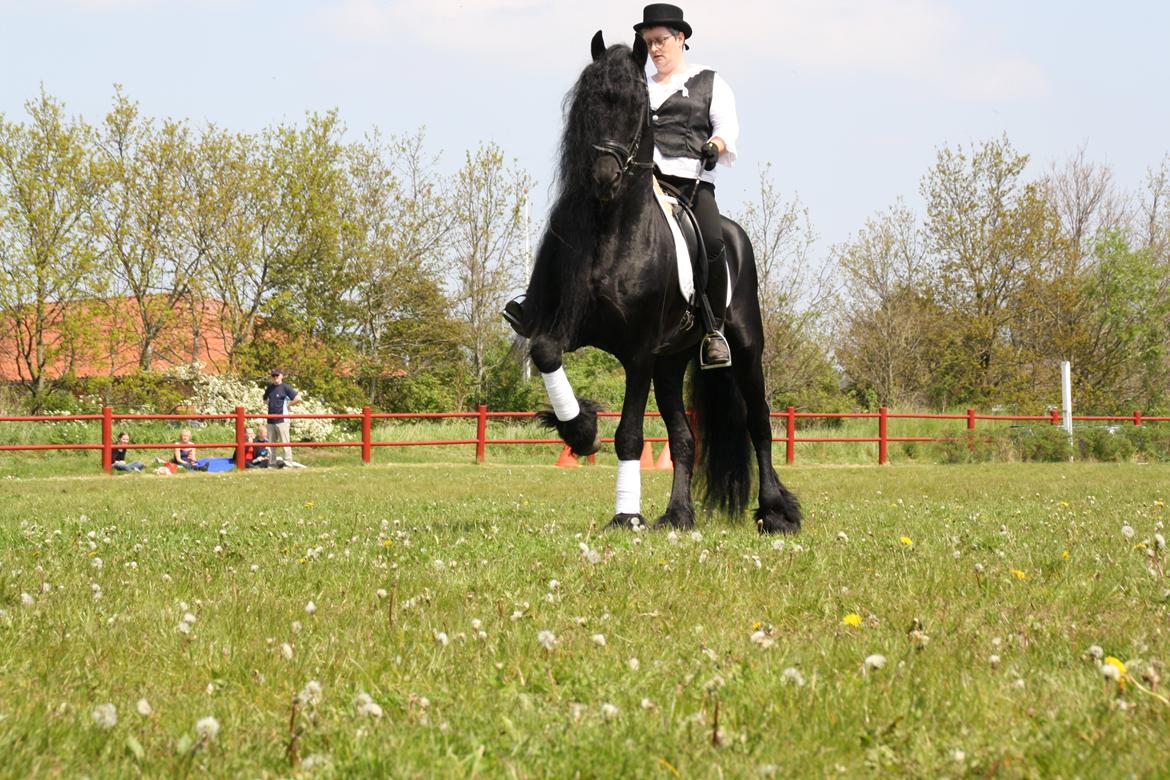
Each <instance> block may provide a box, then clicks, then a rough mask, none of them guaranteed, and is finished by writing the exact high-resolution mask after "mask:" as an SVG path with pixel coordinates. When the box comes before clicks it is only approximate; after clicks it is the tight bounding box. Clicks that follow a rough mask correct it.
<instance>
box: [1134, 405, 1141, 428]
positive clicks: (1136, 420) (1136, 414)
mask: <svg viewBox="0 0 1170 780" xmlns="http://www.w3.org/2000/svg"><path fill="white" fill-rule="evenodd" d="M1133 424H1134V425H1141V424H1142V413H1141V410H1140V409H1135V410H1134V412H1133Z"/></svg>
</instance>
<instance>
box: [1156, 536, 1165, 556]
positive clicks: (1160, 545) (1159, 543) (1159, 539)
mask: <svg viewBox="0 0 1170 780" xmlns="http://www.w3.org/2000/svg"><path fill="white" fill-rule="evenodd" d="M1154 547H1156V548H1157V549H1158V551H1159V552H1161V551H1162V550H1165V549H1166V537H1165V536H1162V534H1154Z"/></svg>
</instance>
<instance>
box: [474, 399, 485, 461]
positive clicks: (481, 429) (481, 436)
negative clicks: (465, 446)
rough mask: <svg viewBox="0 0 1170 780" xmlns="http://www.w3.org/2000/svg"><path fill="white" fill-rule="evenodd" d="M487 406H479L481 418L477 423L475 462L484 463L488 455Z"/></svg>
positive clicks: (477, 419)
mask: <svg viewBox="0 0 1170 780" xmlns="http://www.w3.org/2000/svg"><path fill="white" fill-rule="evenodd" d="M487 410H488V408H487V405H486V404H480V405H479V417H478V418H476V421H475V462H476V463H483V460H484V456H485V455H486V454H487Z"/></svg>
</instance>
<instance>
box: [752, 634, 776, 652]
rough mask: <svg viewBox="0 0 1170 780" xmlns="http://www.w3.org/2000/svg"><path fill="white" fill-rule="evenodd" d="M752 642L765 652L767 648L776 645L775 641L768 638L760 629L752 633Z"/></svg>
mask: <svg viewBox="0 0 1170 780" xmlns="http://www.w3.org/2000/svg"><path fill="white" fill-rule="evenodd" d="M752 641H753V642H754V643H756V644H757V645H759V646H760V647H761V648H763V649H764V650H767V649H768V648H769V647H771V646H772V645H774V644H776V640H775V639H773V638H772V637H770V636H768V634H767V632H765V631H763V630H762V629H761V630H759V631H755V632H753V633H752Z"/></svg>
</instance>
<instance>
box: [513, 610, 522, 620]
mask: <svg viewBox="0 0 1170 780" xmlns="http://www.w3.org/2000/svg"><path fill="white" fill-rule="evenodd" d="M522 617H524V610H522V609H517V610H514V611H513V612H512V622H513V623H515V622H516V621H517V620H519V619H520V618H522Z"/></svg>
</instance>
